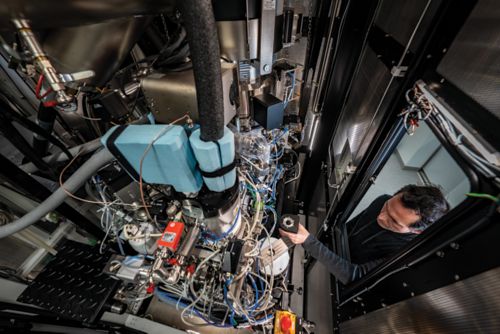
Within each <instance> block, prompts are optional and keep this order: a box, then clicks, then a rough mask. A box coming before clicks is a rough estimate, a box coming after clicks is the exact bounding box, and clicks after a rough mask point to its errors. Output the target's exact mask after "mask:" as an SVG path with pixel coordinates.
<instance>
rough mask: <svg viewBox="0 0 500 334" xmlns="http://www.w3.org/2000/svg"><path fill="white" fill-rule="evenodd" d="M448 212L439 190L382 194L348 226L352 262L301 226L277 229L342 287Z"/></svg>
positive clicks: (408, 189) (409, 189) (419, 188)
mask: <svg viewBox="0 0 500 334" xmlns="http://www.w3.org/2000/svg"><path fill="white" fill-rule="evenodd" d="M448 210H449V204H448V202H447V201H446V199H445V198H444V196H443V194H442V192H441V190H439V189H438V188H437V187H434V186H417V185H407V186H405V187H403V188H402V189H401V190H399V191H398V192H397V193H396V194H395V195H394V196H392V197H391V196H389V195H382V196H380V197H378V198H377V199H375V200H374V201H373V202H372V203H371V204H370V205H369V206H368V208H366V209H365V210H364V211H363V212H361V213H360V214H359V215H358V216H356V217H355V218H353V219H352V220H350V221H349V222H348V223H347V233H348V238H349V249H350V255H351V262H350V261H347V260H346V259H343V258H341V257H339V256H338V255H337V254H335V253H334V252H332V251H331V250H329V249H328V248H327V247H326V246H325V245H323V244H322V243H320V242H319V241H318V239H316V238H315V237H314V236H313V235H312V234H310V233H309V232H308V231H307V230H306V229H305V227H304V226H302V225H299V230H298V232H297V233H296V234H294V233H288V232H285V231H283V230H280V233H281V235H282V236H284V237H286V238H288V239H290V240H291V241H292V242H293V243H294V244H296V245H299V244H302V245H303V247H304V249H305V250H306V251H308V252H309V253H310V254H311V256H313V257H314V258H316V259H317V260H318V261H319V262H321V263H323V264H324V265H325V266H326V267H327V268H328V270H329V271H330V272H331V273H332V274H333V275H335V276H336V277H337V279H338V280H340V281H341V282H342V283H343V284H347V283H349V282H352V281H354V280H356V279H358V278H360V277H361V276H363V275H365V274H366V273H367V272H368V271H370V270H371V269H373V268H374V267H375V266H377V265H379V264H380V263H382V262H383V261H384V260H385V259H386V258H387V257H388V256H390V255H391V254H393V253H394V252H396V251H397V250H399V249H400V248H401V247H403V246H404V245H405V244H407V243H408V242H409V241H410V240H412V239H413V238H414V237H415V236H417V235H418V234H420V233H421V232H422V231H423V230H425V229H426V228H427V227H428V226H429V225H430V224H432V223H434V222H435V221H436V220H438V219H439V218H440V217H442V216H443V215H444V214H445V213H446V212H447V211H448Z"/></svg>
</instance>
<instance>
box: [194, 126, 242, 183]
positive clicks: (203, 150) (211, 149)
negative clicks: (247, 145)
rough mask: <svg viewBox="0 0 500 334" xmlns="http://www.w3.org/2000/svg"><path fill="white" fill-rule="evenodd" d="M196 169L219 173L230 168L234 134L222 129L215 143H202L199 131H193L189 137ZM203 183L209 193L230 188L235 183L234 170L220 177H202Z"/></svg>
mask: <svg viewBox="0 0 500 334" xmlns="http://www.w3.org/2000/svg"><path fill="white" fill-rule="evenodd" d="M189 142H190V143H191V147H192V148H193V152H194V155H195V157H196V160H198V167H199V168H200V169H201V170H202V171H203V172H206V173H213V172H216V171H220V170H221V169H223V168H224V167H228V166H229V167H231V165H232V164H233V162H234V156H235V147H234V134H233V132H231V130H229V129H228V128H227V127H224V136H223V137H222V138H221V139H219V140H217V141H203V140H201V138H200V130H196V131H194V132H193V133H192V134H191V136H190V137H189ZM206 173H203V174H206ZM203 181H205V184H206V185H207V188H208V189H210V190H211V191H217V192H220V191H224V190H226V189H229V188H231V187H232V186H233V185H234V183H235V182H236V168H234V167H233V168H229V169H228V171H227V172H226V173H224V174H223V175H222V176H216V177H207V176H205V175H204V176H203Z"/></svg>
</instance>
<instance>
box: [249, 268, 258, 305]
mask: <svg viewBox="0 0 500 334" xmlns="http://www.w3.org/2000/svg"><path fill="white" fill-rule="evenodd" d="M247 277H248V278H250V282H251V283H252V287H253V289H254V290H255V303H254V304H253V306H252V308H251V309H250V310H251V311H255V309H256V308H257V306H258V305H259V289H257V284H255V280H254V279H253V277H252V275H248V274H247Z"/></svg>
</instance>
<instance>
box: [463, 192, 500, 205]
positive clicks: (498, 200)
mask: <svg viewBox="0 0 500 334" xmlns="http://www.w3.org/2000/svg"><path fill="white" fill-rule="evenodd" d="M465 195H466V196H469V197H477V198H485V199H489V200H492V201H493V202H495V203H498V202H500V198H498V197H495V196H493V195H490V194H480V193H467V194H465Z"/></svg>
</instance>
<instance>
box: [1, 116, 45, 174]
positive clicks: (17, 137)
mask: <svg viewBox="0 0 500 334" xmlns="http://www.w3.org/2000/svg"><path fill="white" fill-rule="evenodd" d="M0 130H1V131H2V133H3V135H4V137H5V139H7V140H8V141H9V142H10V143H11V144H12V145H13V146H14V147H15V148H16V149H18V150H19V152H21V153H22V154H23V155H24V156H25V157H26V158H28V159H29V160H30V161H31V162H32V163H33V164H34V165H35V166H36V167H37V168H38V169H40V170H42V171H47V172H50V171H51V167H50V165H49V164H47V163H46V162H45V161H44V160H43V159H42V157H40V156H39V155H38V153H37V152H36V151H35V149H33V147H31V145H30V144H29V143H28V142H27V141H26V139H24V137H23V136H22V135H21V134H20V133H19V131H18V130H17V129H16V128H15V127H14V125H13V124H12V119H11V118H10V117H9V115H8V114H5V113H3V112H0Z"/></svg>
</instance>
